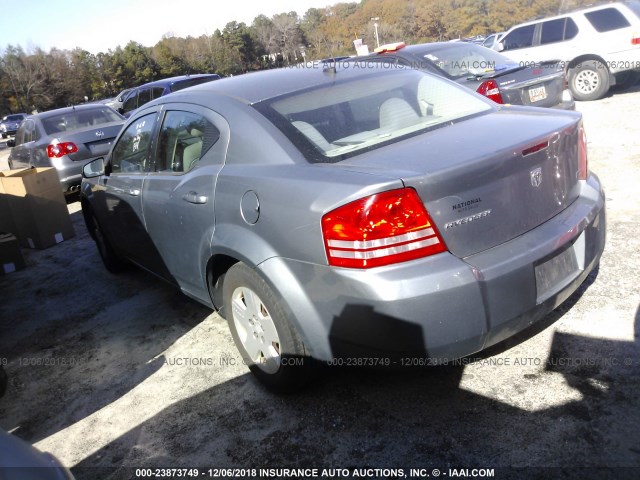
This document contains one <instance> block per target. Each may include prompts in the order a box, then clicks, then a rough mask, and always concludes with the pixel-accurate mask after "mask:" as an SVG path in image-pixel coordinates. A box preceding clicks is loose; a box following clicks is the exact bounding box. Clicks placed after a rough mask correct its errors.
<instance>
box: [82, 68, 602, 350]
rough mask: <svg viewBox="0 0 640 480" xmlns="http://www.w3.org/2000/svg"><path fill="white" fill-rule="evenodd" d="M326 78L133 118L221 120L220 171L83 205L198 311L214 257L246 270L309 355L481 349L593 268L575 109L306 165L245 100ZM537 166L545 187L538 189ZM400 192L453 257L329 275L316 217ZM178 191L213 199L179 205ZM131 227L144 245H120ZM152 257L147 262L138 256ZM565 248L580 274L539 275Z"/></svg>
mask: <svg viewBox="0 0 640 480" xmlns="http://www.w3.org/2000/svg"><path fill="white" fill-rule="evenodd" d="M349 75H366V72H364V73H363V72H360V73H358V72H355V73H354V72H346V73H345V76H349ZM333 81H335V79H334V78H332V76H331V75H326V74H323V73H322V72H318V71H299V72H297V73H295V74H292V72H291V71H286V70H280V71H273V72H267V73H263V74H250V75H244V76H242V77H238V78H237V79H233V80H224V79H223V80H219V81H216V82H212V83H210V84H206V85H202V86H198V87H194V88H191V89H188V90H186V91H183V92H176V93H175V94H172V95H171V96H170V97H167V98H165V99H160V100H156V101H154V102H151V103H150V104H148V105H147V106H145V108H144V109H142V111H139V112H136V115H135V116H136V117H139V116H142V115H145V114H148V113H150V112H154V111H155V112H158V115H160V116H161V115H162V113H163V111H166V110H171V109H172V108H181V109H190V108H191V109H192V110H193V111H196V110H197V109H202V108H206V109H208V110H209V111H210V113H209V114H207V115H209V117H210V118H212V119H213V121H214V122H221V119H224V123H226V124H227V125H228V137H227V138H228V140H227V138H225V137H224V135H223V136H222V137H221V138H222V140H223V143H222V144H221V148H220V150H219V152H220V153H219V155H222V156H223V157H224V158H223V159H222V162H223V163H221V159H220V158H219V157H218V155H214V154H207V155H205V157H203V158H202V159H201V160H200V162H199V164H198V166H197V167H196V168H194V169H193V170H191V171H190V172H188V173H185V174H184V175H181V176H179V178H180V180H179V181H177V182H176V181H174V182H173V183H172V182H171V178H168V177H171V176H170V175H169V176H167V175H164V174H158V173H148V172H147V173H141V174H139V175H136V178H137V179H138V180H137V181H138V182H139V184H138V186H139V187H140V195H137V196H136V198H134V199H133V200H131V199H130V198H128V197H130V195H126V194H123V195H119V196H118V198H117V199H113V198H112V200H109V199H108V198H107V196H106V195H105V193H104V192H105V183H107V184H109V183H112V186H113V183H114V179H115V178H116V177H122V178H125V177H126V175H122V174H118V175H111V176H103V177H99V178H96V179H87V180H84V181H83V188H82V196H83V208H87V206H90V208H91V209H92V211H94V212H95V213H96V215H97V216H98V218H99V220H100V221H102V220H103V219H104V220H105V223H106V222H107V217H108V214H109V213H108V212H111V214H112V215H113V214H114V210H115V211H116V212H117V210H118V209H120V210H123V211H126V212H128V214H129V215H130V218H129V220H126V222H125V223H128V227H124V226H122V225H120V226H112V225H108V228H107V231H106V232H105V233H106V234H107V236H108V237H109V238H110V239H111V241H112V243H113V244H114V247H116V248H117V249H118V251H119V253H120V254H121V255H123V256H126V257H128V258H130V259H132V260H134V261H135V262H136V263H139V264H141V265H142V266H143V267H145V268H147V269H149V270H150V271H152V272H154V273H156V274H158V275H160V276H161V277H164V278H165V279H168V280H169V281H172V282H174V283H176V284H177V285H179V286H180V288H181V289H182V291H183V292H184V293H186V294H187V295H189V296H191V297H193V298H196V299H198V300H199V301H201V302H202V303H204V304H206V305H209V306H212V305H213V302H212V300H211V298H210V296H209V285H208V284H207V271H208V270H207V268H208V267H209V266H210V264H211V263H213V264H215V262H216V261H218V260H219V259H220V258H222V257H223V256H224V257H225V258H229V257H230V258H232V259H234V260H235V261H242V262H244V263H246V264H247V265H249V266H250V267H252V268H255V269H256V271H257V272H259V274H260V275H261V276H262V277H263V278H264V279H265V281H266V282H267V283H268V284H269V285H270V286H271V287H272V289H273V290H274V291H275V292H276V294H277V296H278V298H280V300H281V302H282V304H283V307H284V309H285V310H286V311H287V312H289V316H290V318H291V320H292V322H293V323H294V325H295V326H296V327H297V329H298V331H299V332H300V335H301V337H302V338H303V340H304V342H305V345H306V346H307V347H308V349H309V351H310V352H311V353H312V355H313V356H314V357H316V358H318V359H323V360H326V359H330V358H332V357H333V356H335V355H348V354H349V352H361V351H369V350H370V351H372V352H378V353H382V354H384V353H385V352H391V353H395V354H409V353H411V354H416V353H418V354H419V353H422V354H424V355H430V356H437V357H442V358H455V357H458V356H462V355H467V354H470V353H474V352H477V351H478V350H481V349H482V348H485V347H487V346H488V345H490V344H493V343H496V342H497V341H499V340H501V339H503V338H506V337H507V336H509V335H512V334H514V333H516V332H517V331H520V330H522V329H523V328H525V327H526V326H528V325H530V324H531V323H532V322H534V321H535V320H537V319H539V318H541V317H542V316H543V315H544V314H546V313H548V312H549V311H550V310H552V309H553V308H555V307H556V306H557V305H558V304H559V303H560V302H561V301H563V300H564V299H566V298H567V297H568V296H569V295H570V294H571V293H572V292H573V291H575V289H576V288H577V287H578V285H579V284H580V283H581V282H582V281H583V280H584V278H585V277H586V275H587V274H588V273H589V272H590V271H591V270H592V269H593V268H595V266H596V265H597V263H598V261H599V258H600V255H601V254H602V250H603V248H604V240H605V224H606V222H605V216H604V196H603V193H602V191H601V187H600V184H599V182H598V180H597V178H596V177H595V176H593V175H590V176H589V178H588V180H587V181H584V180H577V178H576V171H577V146H576V145H577V128H578V127H579V125H580V122H581V116H580V115H579V114H577V113H573V112H560V111H543V110H539V109H531V108H527V107H510V108H495V105H494V104H492V103H491V102H489V101H488V100H486V102H487V103H491V104H492V105H494V107H492V109H491V110H489V111H488V112H487V113H483V114H481V115H478V116H476V117H474V118H470V119H467V120H465V121H461V122H459V123H456V124H454V125H448V126H444V127H443V128H438V129H436V130H433V131H429V132H426V133H422V134H420V135H417V136H414V137H411V138H407V139H403V140H400V141H398V142H396V143H394V144H391V145H388V146H384V147H381V148H379V149H376V150H373V151H370V152H364V153H362V154H359V155H356V156H354V157H352V158H350V159H348V160H344V161H341V162H336V163H314V164H311V163H309V162H308V161H307V160H306V159H305V157H304V156H303V155H302V153H301V152H300V151H299V150H298V149H297V148H295V147H294V146H293V144H292V143H291V141H290V140H289V139H288V138H287V137H286V136H285V135H284V134H283V133H282V132H281V131H280V130H279V129H278V128H276V127H275V126H274V125H273V124H272V123H270V122H269V121H268V120H267V119H266V118H265V117H263V116H262V115H261V114H259V113H258V112H257V111H256V110H255V109H254V108H252V107H251V105H250V104H251V103H253V102H256V101H259V100H261V99H264V98H268V97H269V96H273V95H275V94H277V93H281V92H285V91H296V90H299V89H302V88H306V87H309V86H311V85H318V84H324V83H327V84H330V83H331V82H333ZM190 105H191V106H190ZM133 122H135V119H133V120H132V121H131V123H133ZM217 125H218V123H217ZM125 129H126V127H125ZM125 129H123V131H124V130H125ZM496 131H500V132H501V133H500V135H499V136H496V134H495V132H496ZM542 141H549V145H548V147H547V148H545V149H544V150H540V151H538V152H536V153H534V154H532V155H530V156H523V155H522V151H523V149H526V148H528V147H531V146H534V145H536V144H537V143H539V142H542ZM225 142H227V143H225ZM107 161H108V158H107ZM536 168H540V169H541V177H542V183H541V184H540V187H539V188H538V187H534V186H533V185H532V184H531V181H532V180H531V178H532V174H531V172H532V170H535V169H536ZM554 175H555V180H554V178H553V177H554ZM558 179H562V181H561V182H559V181H558ZM118 181H120V182H122V179H119V180H118ZM129 181H130V180H129ZM404 186H411V187H414V188H415V189H416V191H417V192H418V193H419V195H420V197H421V199H422V201H423V202H424V204H425V205H426V206H427V209H428V210H429V213H430V214H431V215H432V217H433V220H434V222H435V224H436V226H437V227H438V229H439V230H440V232H441V234H442V236H443V238H444V240H445V243H446V244H447V247H448V248H449V251H447V252H444V253H440V254H437V255H434V256H430V257H427V258H422V259H418V260H412V261H408V262H403V263H398V264H394V265H390V266H385V267H378V268H373V269H365V270H358V269H350V268H338V267H331V266H329V265H328V261H327V257H326V252H325V247H324V243H323V234H322V229H321V219H322V216H323V215H324V214H326V213H328V212H330V211H332V210H333V209H335V208H337V207H339V206H341V205H344V204H346V203H349V202H351V201H354V200H357V199H360V198H363V197H365V196H368V195H371V194H374V193H379V192H384V191H386V190H391V189H397V188H402V187H404ZM118 187H119V188H123V189H125V190H126V188H127V187H129V185H119V186H118ZM534 190H535V192H534ZM183 191H197V193H198V194H199V195H202V196H204V197H206V198H207V201H206V202H205V203H204V204H191V203H189V202H184V201H183V200H181V198H180V194H181V193H182V192H183ZM475 196H479V197H481V198H482V200H481V202H476V203H473V204H472V205H470V206H473V205H478V207H477V208H478V209H485V206H486V209H491V210H492V211H495V213H494V214H492V215H493V216H487V217H486V218H482V219H480V220H479V221H478V222H475V223H474V222H469V223H466V224H461V225H459V226H457V227H456V228H452V229H451V231H450V232H447V231H446V230H447V229H446V228H445V226H446V224H447V223H450V222H451V221H455V220H456V219H461V218H462V219H464V218H465V217H466V216H468V215H469V212H471V213H473V212H474V211H476V210H475V208H472V209H470V210H457V209H453V208H452V205H454V204H458V203H465V199H467V198H476V197H475ZM247 198H248V199H249V200H248V201H247V200H246V199H247ZM518 199H521V200H522V201H521V202H518ZM109 202H111V205H110V204H109ZM114 202H115V203H114ZM558 202H559V203H558ZM114 205H115V207H114ZM213 207H215V209H214V208H213ZM120 221H124V220H122V219H120ZM133 223H135V224H136V228H138V229H139V230H137V231H136V232H135V234H136V235H138V237H139V238H140V239H138V240H135V239H134V238H133V237H132V236H129V238H128V239H125V238H124V237H125V236H127V235H129V234H131V232H132V224H133ZM132 241H133V242H134V243H136V245H135V246H131V245H130V244H129V247H128V248H127V242H132ZM149 249H152V250H153V255H151V256H148V257H146V258H145V256H144V252H143V251H147V253H148V252H149V251H150V250H149ZM180 249H182V250H180ZM565 252H568V253H569V254H570V256H571V258H573V259H574V260H575V262H574V263H575V265H574V266H573V267H571V268H569V267H567V269H566V271H564V272H563V274H562V275H561V276H560V277H558V278H550V279H546V278H545V275H548V274H549V272H552V273H553V269H551V268H545V267H541V268H537V267H538V266H539V265H543V264H546V262H547V261H549V260H553V259H554V258H556V257H558V256H560V258H562V259H564V258H565V257H566V256H567V254H566V253H565ZM154 259H155V260H154ZM154 262H155V263H154ZM548 265H554V264H548ZM543 285H544V291H542V290H543V289H542V286H543Z"/></svg>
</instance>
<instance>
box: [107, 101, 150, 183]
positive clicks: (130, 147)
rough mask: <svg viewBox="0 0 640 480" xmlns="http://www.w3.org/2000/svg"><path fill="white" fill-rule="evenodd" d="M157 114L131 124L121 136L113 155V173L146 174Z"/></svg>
mask: <svg viewBox="0 0 640 480" xmlns="http://www.w3.org/2000/svg"><path fill="white" fill-rule="evenodd" d="M155 119H156V115H155V113H152V114H149V115H145V116H144V117H140V118H138V119H136V121H134V122H133V123H131V124H130V125H129V126H128V127H127V129H126V130H125V131H124V133H123V134H122V135H121V136H120V139H119V140H118V143H117V144H116V145H115V147H113V153H112V154H111V173H137V172H140V173H141V172H144V171H145V168H146V160H147V158H148V156H149V148H150V146H151V139H152V134H153V127H154V126H155Z"/></svg>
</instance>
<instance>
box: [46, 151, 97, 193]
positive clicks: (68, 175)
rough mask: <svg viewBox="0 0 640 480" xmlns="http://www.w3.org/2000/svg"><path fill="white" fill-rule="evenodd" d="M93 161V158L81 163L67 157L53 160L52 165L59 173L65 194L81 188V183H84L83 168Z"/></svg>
mask: <svg viewBox="0 0 640 480" xmlns="http://www.w3.org/2000/svg"><path fill="white" fill-rule="evenodd" d="M96 158H97V157H96ZM91 160H93V158H89V159H86V160H80V161H73V160H70V159H69V158H67V157H62V158H59V159H55V158H54V159H51V164H52V165H53V166H54V167H55V168H56V170H57V172H58V177H59V178H60V184H61V185H62V190H63V191H64V192H67V191H69V190H74V189H76V187H79V186H80V183H81V182H82V167H84V166H85V165H86V164H87V163H89V162H90V161H91Z"/></svg>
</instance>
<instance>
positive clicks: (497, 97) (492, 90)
mask: <svg viewBox="0 0 640 480" xmlns="http://www.w3.org/2000/svg"><path fill="white" fill-rule="evenodd" d="M476 92H478V93H480V94H482V95H484V96H485V97H488V98H490V99H491V100H493V101H494V102H496V103H504V101H503V100H502V95H501V94H500V89H499V88H498V84H497V83H496V81H495V80H487V81H485V82H483V83H482V85H480V86H479V87H478V89H477V90H476Z"/></svg>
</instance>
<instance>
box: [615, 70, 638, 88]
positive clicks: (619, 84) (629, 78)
mask: <svg viewBox="0 0 640 480" xmlns="http://www.w3.org/2000/svg"><path fill="white" fill-rule="evenodd" d="M639 79H640V73H639V72H636V71H634V70H627V71H626V72H621V73H618V74H616V84H615V85H614V86H613V87H611V90H615V91H617V92H621V91H623V90H626V89H627V88H631V87H633V86H634V85H635V84H636V83H638V80H639Z"/></svg>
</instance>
